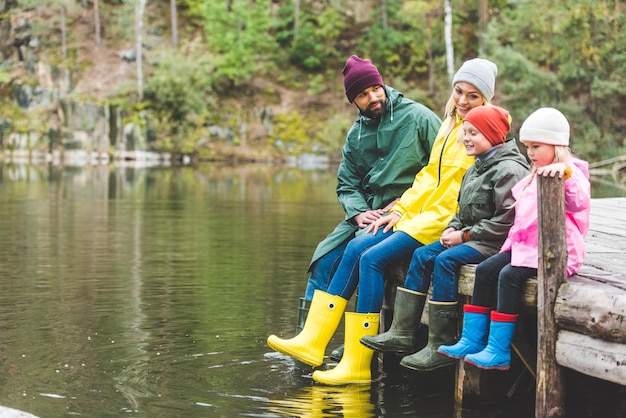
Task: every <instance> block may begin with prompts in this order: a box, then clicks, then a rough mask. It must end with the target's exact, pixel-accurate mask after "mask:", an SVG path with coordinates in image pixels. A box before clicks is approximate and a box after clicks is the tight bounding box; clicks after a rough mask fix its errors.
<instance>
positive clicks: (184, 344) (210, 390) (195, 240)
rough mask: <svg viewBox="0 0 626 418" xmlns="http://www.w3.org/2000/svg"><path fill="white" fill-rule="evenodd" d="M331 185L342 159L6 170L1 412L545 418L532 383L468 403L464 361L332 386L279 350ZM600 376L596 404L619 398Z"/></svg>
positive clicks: (1, 197) (327, 210)
mask: <svg viewBox="0 0 626 418" xmlns="http://www.w3.org/2000/svg"><path fill="white" fill-rule="evenodd" d="M335 182H336V179H335V170H334V169H333V168H331V169H319V170H300V169H296V168H289V167H270V166H263V165H248V166H238V167H230V166H221V165H202V166H199V167H196V168H191V167H184V168H174V167H134V168H133V167H123V166H122V167H117V168H114V167H109V166H87V167H65V168H61V167H56V166H29V165H10V164H4V165H2V166H1V167H0V208H1V215H2V216H0V231H2V240H0V273H1V276H0V284H1V287H0V405H4V406H7V407H11V408H17V409H20V410H23V411H27V412H30V413H32V414H35V415H38V416H40V417H62V416H75V415H76V416H85V417H117V416H135V417H155V418H158V417H164V418H165V417H168V418H169V417H234V416H247V417H282V416H303V417H330V416H344V417H397V416H401V415H406V416H415V417H429V418H436V417H450V416H457V417H461V416H462V417H500V416H502V417H505V416H506V417H525V416H532V411H533V400H532V393H533V392H534V388H533V387H532V384H531V385H530V386H528V384H526V385H525V386H524V385H522V389H520V390H518V391H517V393H516V394H515V396H513V398H512V399H511V400H507V401H505V402H499V403H496V404H491V405H473V406H471V405H470V406H466V407H464V408H463V409H459V408H455V406H454V402H453V396H452V390H453V387H452V383H453V371H452V370H444V371H439V372H433V373H423V374H420V373H411V372H409V371H403V370H401V368H399V367H397V365H394V364H393V362H392V361H388V362H386V364H378V365H377V366H376V367H375V368H374V378H375V381H374V382H373V383H372V384H371V385H365V386H349V387H341V388H331V387H325V386H321V385H318V384H313V381H312V379H311V373H312V369H311V368H310V367H307V366H304V365H302V364H300V363H298V362H295V361H293V360H292V359H290V358H289V357H286V356H282V355H279V354H277V353H274V352H272V351H271V350H270V349H269V348H268V347H267V345H266V338H267V336H268V335H269V334H272V333H279V334H283V335H291V334H292V333H293V331H294V327H295V319H296V312H297V302H298V298H299V297H300V296H301V295H302V293H303V291H304V287H305V274H306V271H305V270H306V267H307V264H308V261H309V258H310V256H311V254H312V252H313V249H314V248H315V245H316V244H317V242H318V241H319V240H321V239H322V238H323V237H324V236H325V234H326V233H328V232H329V231H330V230H331V229H332V228H333V227H334V226H335V224H336V223H337V222H338V220H339V219H341V217H342V212H341V209H340V207H339V205H338V203H337V201H336V196H335V192H334V187H335ZM609 183H610V182H609ZM603 184H604V183H603ZM602 187H603V188H604V187H608V186H606V184H605V185H604V186H602ZM603 190H604V189H603ZM609 190H613V192H609V193H608V194H607V196H616V195H622V196H624V195H626V191H624V189H622V188H621V186H620V184H617V185H616V186H615V187H613V188H612V189H611V188H609ZM603 193H605V192H603ZM595 197H599V196H595ZM342 335H343V333H342V331H341V330H339V332H338V333H337V336H336V338H335V341H333V342H332V343H331V346H334V345H336V344H337V343H338V342H340V341H341V339H342ZM596 383H597V385H598V386H599V387H600V388H601V390H599V391H598V394H596V395H592V398H591V401H590V402H587V404H588V403H592V404H600V405H602V404H606V403H605V402H603V400H604V396H606V397H611V396H612V395H611V394H612V393H613V392H611V390H612V391H618V392H614V393H620V394H622V395H623V392H619V390H620V388H615V387H614V386H610V385H609V388H608V389H607V387H606V386H603V385H604V384H603V383H602V382H596ZM574 390H576V389H574ZM605 394H607V395H605ZM593 396H595V398H594V397H593ZM595 410H596V411H599V409H597V408H596V409H595ZM584 416H595V415H584ZM598 416H603V417H606V416H610V414H609V415H607V414H606V411H605V413H604V414H603V415H598Z"/></svg>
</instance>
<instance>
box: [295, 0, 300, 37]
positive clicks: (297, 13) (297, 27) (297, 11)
mask: <svg viewBox="0 0 626 418" xmlns="http://www.w3.org/2000/svg"><path fill="white" fill-rule="evenodd" d="M299 30H300V0H294V2H293V37H294V39H295V38H297V37H298V31H299Z"/></svg>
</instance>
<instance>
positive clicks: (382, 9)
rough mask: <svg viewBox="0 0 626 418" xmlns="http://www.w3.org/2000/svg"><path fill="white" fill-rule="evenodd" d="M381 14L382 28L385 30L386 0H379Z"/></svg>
mask: <svg viewBox="0 0 626 418" xmlns="http://www.w3.org/2000/svg"><path fill="white" fill-rule="evenodd" d="M380 7H381V13H380V14H381V16H382V20H383V30H387V0H382V1H381V6H380Z"/></svg>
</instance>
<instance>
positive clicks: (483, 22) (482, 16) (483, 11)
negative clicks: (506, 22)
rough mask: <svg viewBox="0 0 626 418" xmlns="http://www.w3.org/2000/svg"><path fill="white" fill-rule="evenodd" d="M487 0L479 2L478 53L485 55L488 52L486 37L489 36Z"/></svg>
mask: <svg viewBox="0 0 626 418" xmlns="http://www.w3.org/2000/svg"><path fill="white" fill-rule="evenodd" d="M487 20H488V15H487V0H480V1H479V2H478V55H480V56H484V55H485V54H486V53H487V45H486V42H485V38H486V36H487Z"/></svg>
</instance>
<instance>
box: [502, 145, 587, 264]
mask: <svg viewBox="0 0 626 418" xmlns="http://www.w3.org/2000/svg"><path fill="white" fill-rule="evenodd" d="M567 164H568V165H569V166H570V167H571V168H572V175H571V176H570V178H569V179H567V180H566V181H565V228H566V237H567V238H566V239H567V251H568V256H567V275H568V276H571V275H572V274H574V273H576V272H577V271H578V269H579V268H580V266H581V265H582V263H583V259H584V257H585V241H584V239H585V235H586V234H587V230H588V229H589V212H590V209H591V191H590V185H589V167H588V164H587V162H586V161H583V160H580V159H578V158H574V157H571V158H570V160H569V161H567ZM528 180H529V177H528V176H527V177H526V178H524V179H522V180H521V181H520V182H518V183H517V184H516V185H515V186H513V189H512V192H513V197H514V198H515V200H516V202H517V203H516V204H515V221H514V222H513V226H512V227H511V229H510V230H509V234H508V237H507V239H506V241H505V242H504V244H503V245H502V249H501V250H500V251H501V252H503V251H509V250H510V251H511V265H513V266H516V267H531V268H537V267H538V264H539V251H538V246H539V235H538V231H537V223H538V220H537V176H535V178H533V180H532V182H531V183H530V184H529V185H528V187H525V186H526V184H527V183H528Z"/></svg>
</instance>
